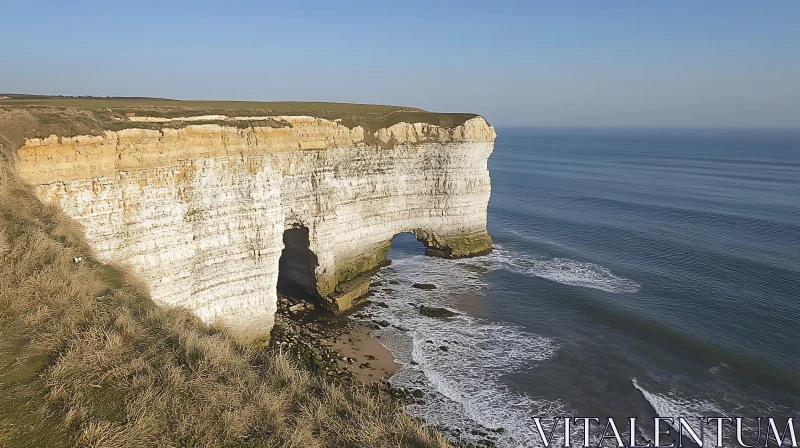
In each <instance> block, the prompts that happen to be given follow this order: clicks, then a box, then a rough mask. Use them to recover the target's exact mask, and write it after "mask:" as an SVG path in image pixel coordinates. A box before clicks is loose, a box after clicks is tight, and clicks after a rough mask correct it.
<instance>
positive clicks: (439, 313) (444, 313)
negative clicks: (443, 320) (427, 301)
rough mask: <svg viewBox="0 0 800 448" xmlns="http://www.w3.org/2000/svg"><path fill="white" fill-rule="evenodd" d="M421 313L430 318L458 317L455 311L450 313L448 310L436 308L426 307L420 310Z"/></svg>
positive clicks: (423, 306)
mask: <svg viewBox="0 0 800 448" xmlns="http://www.w3.org/2000/svg"><path fill="white" fill-rule="evenodd" d="M419 313H420V314H422V315H423V316H428V317H453V316H457V315H458V313H456V312H455V311H450V310H448V309H447V308H436V307H432V306H425V305H422V306H421V307H420V308H419Z"/></svg>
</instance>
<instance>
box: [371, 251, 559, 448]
mask: <svg viewBox="0 0 800 448" xmlns="http://www.w3.org/2000/svg"><path fill="white" fill-rule="evenodd" d="M483 258H484V260H480V259H474V260H478V261H476V262H457V263H454V262H453V261H452V260H441V259H437V258H432V257H426V256H412V257H408V258H405V259H401V260H396V261H395V262H393V264H392V266H391V267H389V268H386V269H383V270H382V271H381V272H379V273H378V274H377V276H376V280H378V281H382V282H383V286H382V287H381V288H378V290H377V291H376V294H375V296H374V297H372V300H373V301H379V302H383V303H384V304H385V305H386V306H388V307H386V308H384V307H381V306H372V307H370V308H369V309H368V310H367V313H368V314H369V315H370V316H364V317H362V318H363V319H365V320H386V321H388V322H390V323H391V324H393V325H395V327H388V328H385V329H381V330H376V331H375V333H376V335H377V336H380V338H379V340H380V341H381V342H382V343H383V344H384V345H386V346H387V348H389V349H390V350H391V351H392V353H393V354H394V355H395V357H396V358H397V359H398V360H399V361H400V362H401V363H402V364H403V367H402V368H401V369H400V371H398V372H397V373H396V374H395V375H394V376H393V377H392V380H391V381H392V383H393V384H394V385H396V386H401V387H413V388H419V389H423V390H425V391H426V395H425V397H424V400H425V403H424V404H417V405H413V406H411V407H410V409H409V410H410V411H411V412H412V414H419V415H421V416H422V417H423V418H425V419H426V420H428V421H430V422H433V423H437V424H440V425H443V426H445V427H447V428H450V429H451V430H458V431H460V433H461V438H463V439H465V440H472V439H475V438H476V437H475V436H473V435H472V434H470V430H471V429H474V428H477V427H479V426H483V427H485V428H503V429H504V431H503V433H502V434H498V435H497V445H498V446H501V447H520V446H535V445H536V443H537V442H538V440H539V438H538V437H539V436H538V434H536V432H535V428H534V427H533V425H531V417H534V416H539V415H561V414H564V413H565V412H566V405H565V404H564V403H563V402H560V401H553V400H546V399H543V398H541V397H532V396H529V395H527V394H524V393H518V392H516V391H513V390H511V389H510V388H509V387H508V386H506V385H505V384H504V383H503V381H502V377H503V376H504V375H506V374H509V373H512V372H515V371H519V370H523V369H524V370H529V369H531V368H534V367H535V365H536V364H537V363H539V362H546V361H547V360H548V359H550V358H551V357H552V356H553V354H554V353H555V352H556V350H557V349H558V345H557V344H556V343H555V342H554V341H552V340H550V339H548V338H544V337H541V336H538V335H535V334H531V333H529V332H526V331H524V330H523V329H521V328H519V327H516V326H513V325H509V324H504V323H495V322H489V321H486V320H483V319H478V318H475V317H471V316H469V315H466V314H465V313H464V312H463V310H460V309H458V308H457V307H456V306H454V304H455V303H456V299H454V297H461V298H462V300H463V297H464V295H468V294H475V295H476V297H475V300H471V301H470V302H476V303H480V291H481V290H483V289H485V288H487V286H488V285H487V284H486V283H484V282H483V281H482V280H481V278H480V276H481V273H482V272H486V270H487V269H485V266H482V265H483V264H484V263H485V262H486V261H487V260H485V257H483ZM490 263H491V261H490ZM390 280H394V281H399V282H400V283H399V284H390V283H389V281H390ZM414 282H424V283H433V284H435V285H436V286H437V289H436V290H433V291H424V290H420V289H416V288H413V287H412V286H411V285H412V284H413V283H414ZM409 303H411V304H413V305H411V304H409ZM419 305H428V306H446V307H448V308H450V309H453V310H454V311H457V312H460V313H461V314H460V315H459V316H457V317H454V318H451V319H434V318H429V317H425V316H422V315H420V313H419V310H418V306H419ZM397 327H401V328H403V329H408V330H400V329H398V328H397ZM440 347H446V348H447V350H446V351H444V350H441V349H440ZM412 361H413V363H412Z"/></svg>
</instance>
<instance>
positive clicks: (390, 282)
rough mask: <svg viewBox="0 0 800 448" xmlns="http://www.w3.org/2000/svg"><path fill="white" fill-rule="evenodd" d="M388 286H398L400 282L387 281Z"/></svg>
mask: <svg viewBox="0 0 800 448" xmlns="http://www.w3.org/2000/svg"><path fill="white" fill-rule="evenodd" d="M389 284H390V285H399V284H400V282H398V281H397V280H389Z"/></svg>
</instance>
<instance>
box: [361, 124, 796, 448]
mask: <svg viewBox="0 0 800 448" xmlns="http://www.w3.org/2000/svg"><path fill="white" fill-rule="evenodd" d="M489 169H490V172H491V178H492V196H491V201H490V203H489V223H488V228H489V233H490V234H491V236H492V238H493V239H494V242H495V250H494V252H493V253H492V254H490V255H487V256H483V257H477V258H472V259H466V260H442V259H438V258H432V257H426V256H424V255H423V253H424V248H423V246H422V244H421V243H419V242H417V241H416V240H415V239H414V237H413V236H412V235H410V234H402V235H398V236H397V237H395V240H394V241H393V243H392V250H391V252H390V254H389V258H391V259H392V260H393V262H392V264H391V266H389V267H387V268H384V269H383V270H382V271H381V272H380V273H378V275H377V280H378V281H381V282H382V283H383V285H382V286H381V287H378V288H376V292H375V295H374V296H373V297H372V300H373V301H375V302H381V303H382V304H384V305H385V306H380V305H377V304H373V305H370V307H369V308H368V309H367V310H366V311H367V314H368V315H369V316H370V317H365V319H368V320H372V319H381V320H387V321H389V322H390V323H392V324H393V325H392V326H390V327H388V328H386V329H382V330H376V332H375V333H376V336H379V337H380V341H382V343H383V344H384V345H386V346H387V347H388V348H389V349H390V350H391V351H392V352H393V353H394V354H395V356H396V357H397V359H398V362H400V363H402V365H403V367H402V368H401V369H400V371H399V372H398V373H397V374H395V375H394V377H393V378H392V383H393V384H394V385H397V386H404V387H415V388H421V389H423V390H424V391H425V393H426V394H425V397H424V399H423V400H422V402H421V403H418V404H415V405H412V406H410V407H409V410H410V411H411V412H412V413H413V414H415V415H420V416H422V417H424V418H426V419H427V420H428V421H430V422H432V423H436V424H440V425H442V426H444V427H445V428H447V429H448V430H449V431H450V433H451V434H452V435H453V436H454V437H456V438H462V439H467V440H469V439H474V438H475V437H476V436H475V435H473V434H472V433H471V432H472V431H475V430H476V428H477V431H483V432H486V429H495V430H497V429H498V428H502V430H501V431H500V432H491V431H489V432H488V433H489V434H491V435H492V436H493V437H495V438H496V439H497V442H498V446H504V447H530V446H539V445H540V443H539V437H538V435H536V432H535V427H534V425H533V421H532V420H531V418H532V417H534V416H541V417H549V416H557V415H572V416H597V417H603V418H604V417H609V416H611V417H615V419H616V418H619V419H626V418H627V417H633V416H636V417H644V418H648V419H649V418H650V417H653V416H656V415H659V416H663V417H670V416H672V417H677V416H679V415H680V416H695V415H696V416H700V415H704V416H713V415H725V416H727V415H733V416H743V417H747V418H750V417H756V416H775V417H780V418H781V419H785V418H786V417H788V416H795V417H797V416H798V414H800V412H798V411H800V131H790V130H677V129H675V130H625V129H617V130H607V129H606V130H592V129H538V128H537V129H531V128H515V129H514V128H499V129H498V137H497V141H496V145H495V151H494V153H493V155H492V156H491V158H490V159H489ZM415 282H418V283H432V284H434V285H436V286H437V288H436V289H435V290H432V291H425V290H420V289H416V288H413V287H412V286H411V285H412V284H413V283H415ZM419 305H428V306H443V307H447V308H450V309H452V310H454V311H456V312H458V313H460V315H459V316H457V317H455V318H452V319H433V318H428V317H424V316H421V315H420V314H419V311H418V310H417V308H416V307H417V306H419ZM442 347H444V348H442ZM618 421H625V420H618ZM649 421H650V424H652V421H651V420H649ZM783 421H784V422H785V420H783ZM645 435H646V436H648V435H649V436H650V437H652V431H650V433H649V434H648V432H647V431H646V430H645Z"/></svg>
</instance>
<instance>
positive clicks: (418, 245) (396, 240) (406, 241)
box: [387, 232, 426, 260]
mask: <svg viewBox="0 0 800 448" xmlns="http://www.w3.org/2000/svg"><path fill="white" fill-rule="evenodd" d="M425 253H426V247H425V243H423V242H422V241H420V240H419V238H418V237H417V236H416V235H415V234H414V233H413V232H401V233H398V234H397V235H395V236H394V237H392V242H391V247H390V249H389V254H388V255H387V258H388V259H390V260H392V259H399V258H404V257H409V256H413V255H423V254H425Z"/></svg>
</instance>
